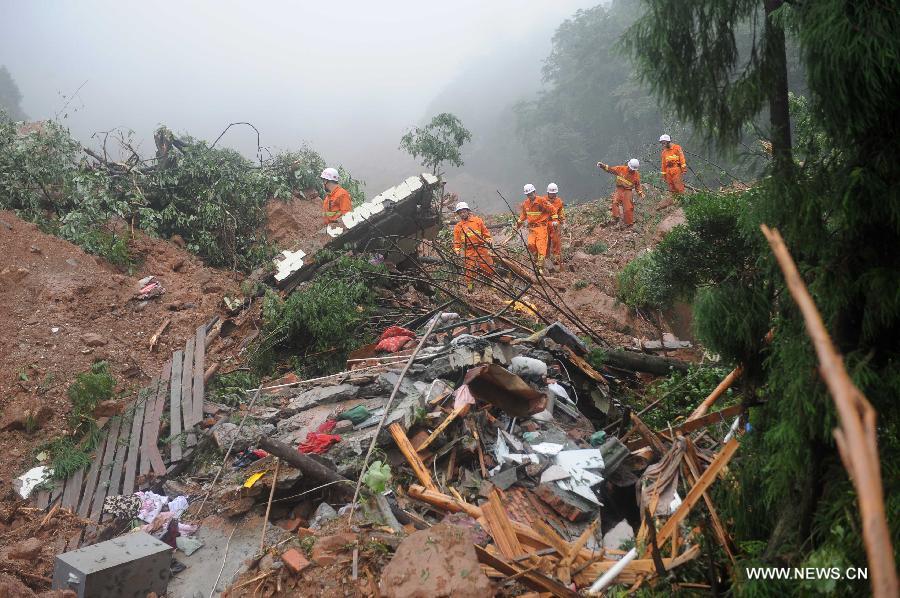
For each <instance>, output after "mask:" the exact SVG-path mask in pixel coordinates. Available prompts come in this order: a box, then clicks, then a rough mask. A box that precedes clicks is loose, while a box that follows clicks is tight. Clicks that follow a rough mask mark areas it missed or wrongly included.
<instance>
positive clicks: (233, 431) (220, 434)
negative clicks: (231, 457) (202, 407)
mask: <svg viewBox="0 0 900 598" xmlns="http://www.w3.org/2000/svg"><path fill="white" fill-rule="evenodd" d="M274 431H275V426H273V425H272V424H261V425H255V424H249V425H248V424H244V427H243V428H242V429H241V431H240V434H238V426H237V424H233V423H231V422H224V421H223V422H219V423H217V424H216V425H215V426H213V427H212V430H211V432H212V436H213V440H215V442H216V446H218V447H219V448H220V449H221V450H223V451H226V450H228V447H229V446H231V442H232V440H234V449H233V450H232V452H240V451H243V450H245V449H247V448H250V446H252V445H253V444H254V443H255V442H256V440H257V439H258V438H259V437H260V436H269V435H271V434H272V433H273V432H274Z"/></svg>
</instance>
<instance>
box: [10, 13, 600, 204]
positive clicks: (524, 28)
mask: <svg viewBox="0 0 900 598" xmlns="http://www.w3.org/2000/svg"><path fill="white" fill-rule="evenodd" d="M596 3H597V0H593V1H590V0H589V1H578V0H554V1H547V2H522V1H513V0H492V1H490V2H485V1H484V0H455V1H454V2H444V3H427V5H425V4H426V3H422V2H413V1H410V0H402V1H390V2H362V1H357V2H349V1H339V0H338V1H331V2H320V3H313V2H302V3H301V2H258V3H249V2H228V1H222V0H218V1H215V2H214V1H206V2H164V3H146V2H144V3H138V2H121V1H120V2H103V1H96V0H87V1H79V2H24V1H22V2H13V1H11V0H4V1H3V3H2V18H0V64H5V65H6V66H7V67H8V69H9V71H10V72H11V74H12V76H13V77H14V78H15V81H16V83H17V84H18V86H19V89H20V90H21V92H22V95H23V96H24V97H23V101H22V107H23V109H24V110H25V112H26V113H27V114H28V115H29V116H30V118H32V119H35V120H37V119H45V118H58V119H59V120H61V121H62V122H64V123H65V124H66V125H67V126H68V127H69V128H70V129H71V131H72V133H73V134H74V135H75V136H76V137H77V138H78V139H79V140H81V141H82V143H85V144H94V145H96V140H95V139H93V140H92V138H91V136H92V134H93V133H95V132H97V131H105V130H109V129H112V128H116V127H118V128H123V129H132V130H134V132H135V137H136V139H137V140H138V141H139V148H140V149H141V150H142V151H144V152H150V151H151V149H152V147H153V142H152V134H153V130H154V129H155V128H156V127H157V126H158V125H159V124H165V125H167V126H168V127H169V128H171V129H172V130H173V131H175V132H176V133H190V134H191V135H193V136H195V137H199V138H205V139H209V140H212V139H215V138H216V137H218V135H219V134H220V133H221V132H222V130H223V129H224V128H225V126H226V125H227V124H228V123H230V122H236V121H249V122H251V123H253V124H254V125H255V126H256V127H257V128H258V129H259V131H260V134H261V143H262V145H263V146H264V147H266V148H267V149H268V150H269V151H272V152H274V151H277V150H279V149H289V148H294V147H297V146H298V145H300V144H301V143H304V142H306V143H308V144H309V145H310V146H312V147H313V148H315V149H316V150H318V151H319V152H320V153H322V155H323V156H324V157H325V159H326V160H327V161H329V162H330V163H334V164H338V163H339V164H343V165H344V166H345V167H347V168H348V169H349V170H350V171H351V172H352V173H353V174H354V175H355V176H357V177H359V178H362V179H364V180H365V181H366V182H367V187H366V189H367V192H368V193H369V194H370V195H374V194H375V193H377V192H378V191H380V190H381V189H382V188H383V187H386V186H389V185H391V184H393V183H394V182H396V181H397V180H398V179H399V178H401V177H403V176H407V175H408V174H410V173H412V172H415V171H417V170H419V169H420V168H419V167H417V166H416V164H415V162H414V161H413V160H412V159H411V158H408V157H406V156H404V155H403V154H401V153H400V152H399V150H397V146H398V144H399V139H400V136H401V135H402V134H403V133H404V132H405V131H406V130H407V129H408V128H409V127H410V126H412V125H415V124H421V123H422V122H423V121H424V120H426V119H427V118H430V116H432V115H433V114H434V113H436V112H438V111H444V110H449V111H452V112H455V113H457V114H458V115H459V116H460V117H461V118H462V120H463V122H464V124H466V126H467V127H468V128H469V129H470V130H471V131H472V133H473V135H474V140H473V144H472V146H471V147H467V148H464V159H465V158H467V157H469V156H471V155H473V151H474V155H475V156H476V158H477V155H478V154H477V148H478V144H479V135H480V133H481V132H482V131H481V129H483V128H485V127H488V126H490V125H491V124H492V123H491V121H492V119H497V118H503V111H504V109H505V108H506V107H508V106H509V105H510V104H511V103H512V102H514V101H515V100H517V99H519V98H521V97H527V96H529V95H530V94H533V93H534V92H535V91H536V90H537V89H538V88H539V87H540V67H541V61H542V59H543V57H545V56H546V55H547V53H548V52H549V50H550V38H551V36H552V34H553V31H554V30H555V29H556V27H557V26H558V25H559V24H560V23H561V22H562V21H563V20H564V19H566V18H567V17H569V16H571V14H572V13H574V11H575V10H577V9H578V8H581V7H588V6H592V5H594V4H596ZM76 92H77V93H76ZM511 131H512V128H511V127H510V137H512V136H513V135H512V132H511ZM509 143H510V146H511V147H510V152H509V157H508V161H509V162H510V165H509V167H508V168H506V169H505V170H504V171H503V172H497V173H496V175H497V176H496V178H497V179H498V180H497V181H496V183H497V185H498V186H509V185H512V184H513V183H512V180H513V179H514V178H516V177H517V176H518V175H519V173H520V172H522V173H525V172H528V165H527V164H525V163H522V164H521V170H519V168H518V167H519V166H520V165H519V163H518V161H519V159H520V158H521V160H524V153H522V152H519V154H520V155H519V156H517V155H516V147H515V146H516V145H519V144H520V142H519V141H518V140H515V139H510V140H509ZM220 144H223V145H228V146H231V147H234V148H236V149H238V150H240V151H241V152H243V153H244V154H246V155H247V156H249V157H254V156H255V155H256V153H257V144H256V135H255V133H253V131H252V130H251V129H249V128H247V127H239V128H238V127H236V128H233V129H232V130H231V131H229V133H228V134H227V135H226V137H224V138H223V140H222V141H221V142H220ZM448 178H449V179H450V187H451V188H453V187H454V184H455V185H456V188H457V190H460V191H461V192H462V193H463V194H465V193H470V194H474V193H481V194H484V193H488V190H489V189H490V187H491V186H493V183H494V182H495V181H493V180H491V179H492V176H491V173H490V172H487V173H485V172H484V171H483V169H479V164H478V163H477V160H476V163H472V162H471V161H469V162H468V163H467V165H466V166H465V167H464V168H463V169H460V170H454V171H452V172H451V173H450V176H449V177H448ZM488 203H490V202H488Z"/></svg>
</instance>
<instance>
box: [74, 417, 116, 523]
mask: <svg viewBox="0 0 900 598" xmlns="http://www.w3.org/2000/svg"><path fill="white" fill-rule="evenodd" d="M108 438H109V428H107V429H106V433H105V435H104V436H103V438H102V439H101V440H100V442H99V443H97V450H96V452H95V453H94V460H93V462H92V463H91V468H90V470H89V471H88V476H87V481H86V482H85V484H84V494H82V495H81V501H80V502H79V503H78V516H79V517H81V518H83V519H86V518H87V516H88V513H90V510H91V498H93V497H94V490H96V489H97V478H98V477H99V476H100V464H101V461H102V460H103V449H104V448H105V445H106V440H107V439H108Z"/></svg>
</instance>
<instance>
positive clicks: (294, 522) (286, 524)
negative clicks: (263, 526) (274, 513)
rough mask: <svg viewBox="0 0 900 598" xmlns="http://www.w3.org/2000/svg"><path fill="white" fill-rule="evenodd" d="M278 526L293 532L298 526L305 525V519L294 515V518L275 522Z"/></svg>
mask: <svg viewBox="0 0 900 598" xmlns="http://www.w3.org/2000/svg"><path fill="white" fill-rule="evenodd" d="M277 525H278V527H280V528H281V529H283V530H286V531H289V532H295V531H297V530H298V529H300V526H303V525H306V519H303V518H302V517H295V518H294V519H282V520H281V521H279V522H278V523H277Z"/></svg>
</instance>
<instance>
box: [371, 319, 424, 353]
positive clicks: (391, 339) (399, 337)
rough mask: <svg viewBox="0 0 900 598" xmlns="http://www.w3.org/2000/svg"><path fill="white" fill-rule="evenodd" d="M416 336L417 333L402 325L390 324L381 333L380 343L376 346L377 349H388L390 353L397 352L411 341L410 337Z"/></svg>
mask: <svg viewBox="0 0 900 598" xmlns="http://www.w3.org/2000/svg"><path fill="white" fill-rule="evenodd" d="M414 338H416V333H415V332H413V331H412V330H407V329H406V328H403V327H402V326H390V327H389V328H388V329H387V330H385V331H384V332H382V333H381V336H380V337H379V338H378V345H376V346H375V350H376V351H386V352H388V353H396V352H397V351H399V350H400V349H402V348H403V347H404V346H406V343H408V342H409V340H410V339H414Z"/></svg>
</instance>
